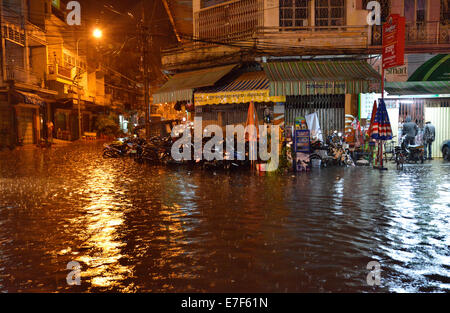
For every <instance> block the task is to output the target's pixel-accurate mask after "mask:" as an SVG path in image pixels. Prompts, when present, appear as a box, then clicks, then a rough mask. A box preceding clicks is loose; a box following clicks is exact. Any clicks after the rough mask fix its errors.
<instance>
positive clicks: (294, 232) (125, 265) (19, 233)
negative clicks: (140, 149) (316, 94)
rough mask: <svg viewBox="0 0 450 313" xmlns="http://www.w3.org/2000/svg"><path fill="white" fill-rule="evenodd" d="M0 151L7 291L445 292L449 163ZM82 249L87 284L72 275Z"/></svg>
mask: <svg viewBox="0 0 450 313" xmlns="http://www.w3.org/2000/svg"><path fill="white" fill-rule="evenodd" d="M0 156H1V158H0V191H1V192H0V291H10V292H16V291H64V292H66V291H69V292H70V291H125V292H136V291H144V292H166V291H177V292H178V291H185V292H189V291H212V292H224V291H225V292H226V291H231V292H236V291H240V292H304V291H312V292H317V291H325V292H326V291H337V292H340V291H399V292H403V291H449V290H450V286H449V277H450V252H449V249H448V247H449V244H450V231H449V229H450V228H449V225H448V223H449V222H448V221H449V218H450V216H449V215H450V210H449V208H450V183H449V181H450V180H449V178H450V167H449V166H448V165H446V164H442V163H441V162H440V161H434V162H433V165H432V166H429V165H424V166H408V167H406V168H405V170H404V171H403V172H398V171H396V170H389V171H387V172H378V171H373V170H371V169H369V168H348V169H346V168H329V169H324V170H319V171H314V172H312V173H309V174H305V173H303V174H300V175H294V176H291V175H286V176H281V177H280V176H255V175H248V174H246V173H242V174H240V173H235V174H233V175H224V174H221V173H213V172H208V173H205V172H200V171H189V170H188V169H165V168H162V167H151V166H147V165H139V164H135V163H134V162H133V161H132V160H126V159H125V160H103V159H102V158H101V157H100V146H98V145H95V144H87V145H73V146H68V147H64V148H60V149H52V150H48V151H47V150H43V151H40V150H36V151H34V150H32V151H15V152H13V153H4V152H2V153H1V155H0ZM73 260H75V261H78V262H80V263H81V266H82V285H81V286H73V287H71V286H67V284H66V283H65V277H66V275H67V274H68V271H67V270H66V264H67V263H68V262H70V261H73ZM370 260H377V261H379V262H380V264H381V266H382V285H381V286H379V287H376V288H375V287H370V286H367V284H366V276H367V270H366V265H367V263H368V262H369V261H370Z"/></svg>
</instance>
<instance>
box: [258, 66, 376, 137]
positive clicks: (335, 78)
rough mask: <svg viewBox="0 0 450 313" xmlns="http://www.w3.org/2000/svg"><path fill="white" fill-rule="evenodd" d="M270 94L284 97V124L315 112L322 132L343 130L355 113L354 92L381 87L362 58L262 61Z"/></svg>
mask: <svg viewBox="0 0 450 313" xmlns="http://www.w3.org/2000/svg"><path fill="white" fill-rule="evenodd" d="M263 68H264V71H265V73H266V74H267V77H268V79H269V82H270V83H269V95H270V96H284V97H286V112H285V117H286V124H287V125H289V126H293V125H294V123H295V120H296V119H298V118H300V117H305V116H306V115H308V114H311V113H317V116H318V119H319V124H320V126H321V128H322V133H323V134H325V135H327V134H329V133H331V132H333V131H334V130H337V131H341V132H343V131H344V127H345V115H346V114H350V115H353V116H356V114H357V95H358V94H360V93H364V92H369V91H376V90H379V89H380V79H381V77H380V75H379V74H378V73H377V72H376V71H375V70H374V69H373V68H372V67H371V66H370V65H369V64H368V63H367V62H366V61H364V60H339V61H336V60H324V61H290V62H270V63H264V64H263Z"/></svg>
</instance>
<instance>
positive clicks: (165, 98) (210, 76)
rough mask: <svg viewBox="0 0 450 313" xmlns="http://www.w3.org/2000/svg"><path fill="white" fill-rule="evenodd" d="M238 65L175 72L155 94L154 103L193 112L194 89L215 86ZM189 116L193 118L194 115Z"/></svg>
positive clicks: (162, 106) (158, 105) (157, 105)
mask: <svg viewBox="0 0 450 313" xmlns="http://www.w3.org/2000/svg"><path fill="white" fill-rule="evenodd" d="M237 66H238V65H237V64H232V65H226V66H219V67H214V68H207V69H201V70H196V71H189V72H184V73H178V74H175V75H173V76H172V77H171V78H170V79H169V80H168V81H167V82H166V83H165V84H164V85H163V86H162V87H161V88H160V89H158V91H156V92H155V93H154V94H153V104H154V105H156V107H161V108H164V107H167V106H168V105H169V106H170V107H171V108H174V109H175V110H177V111H182V112H184V113H192V112H193V111H194V91H195V90H196V89H198V88H202V87H210V86H214V85H215V84H216V83H217V82H218V81H219V80H222V79H224V77H225V76H227V75H229V74H230V73H231V72H232V71H233V69H234V68H236V67H237ZM188 111H189V112H188ZM187 115H188V114H186V115H185V116H184V117H186V116H187ZM188 118H192V115H190V116H189V117H188Z"/></svg>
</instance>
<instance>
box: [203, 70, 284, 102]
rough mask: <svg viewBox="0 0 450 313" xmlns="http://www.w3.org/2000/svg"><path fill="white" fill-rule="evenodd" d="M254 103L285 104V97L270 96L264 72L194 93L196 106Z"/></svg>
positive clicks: (244, 75) (248, 74) (241, 76)
mask: <svg viewBox="0 0 450 313" xmlns="http://www.w3.org/2000/svg"><path fill="white" fill-rule="evenodd" d="M250 101H254V102H284V101H285V97H271V96H270V95H269V79H268V78H267V76H266V74H265V72H264V71H255V72H248V73H244V74H241V75H240V76H239V77H238V78H236V79H235V80H232V81H230V82H228V83H226V84H223V85H221V86H214V87H208V88H200V89H198V90H197V91H196V92H195V93H194V103H195V105H207V104H208V105H209V104H224V103H247V102H250Z"/></svg>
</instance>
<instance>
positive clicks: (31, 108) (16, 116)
mask: <svg viewBox="0 0 450 313" xmlns="http://www.w3.org/2000/svg"><path fill="white" fill-rule="evenodd" d="M9 102H10V104H12V113H13V119H12V123H11V124H10V125H11V126H13V127H12V128H11V130H13V131H12V132H13V133H14V135H13V137H15V138H14V141H15V143H14V144H24V145H27V144H36V143H37V142H38V141H39V140H40V139H42V138H43V128H44V120H43V116H44V111H45V109H46V103H45V101H44V100H43V99H42V98H41V97H40V96H38V95H36V94H33V93H30V92H25V91H20V90H16V89H14V90H10V92H9ZM9 112H11V110H9ZM9 116H10V115H9ZM5 121H6V119H4V121H3V124H5ZM10 121H11V120H10Z"/></svg>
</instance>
